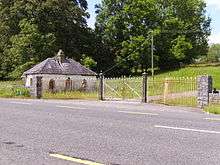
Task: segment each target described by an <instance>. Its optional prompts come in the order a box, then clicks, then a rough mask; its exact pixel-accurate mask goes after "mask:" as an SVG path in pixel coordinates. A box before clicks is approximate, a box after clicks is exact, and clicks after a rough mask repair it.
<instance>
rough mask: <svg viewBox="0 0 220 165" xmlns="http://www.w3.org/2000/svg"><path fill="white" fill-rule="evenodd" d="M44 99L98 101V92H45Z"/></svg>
mask: <svg viewBox="0 0 220 165" xmlns="http://www.w3.org/2000/svg"><path fill="white" fill-rule="evenodd" d="M43 98H44V99H82V100H84V99H86V100H97V99H98V93H97V92H80V91H69V92H57V93H51V92H45V93H44V94H43Z"/></svg>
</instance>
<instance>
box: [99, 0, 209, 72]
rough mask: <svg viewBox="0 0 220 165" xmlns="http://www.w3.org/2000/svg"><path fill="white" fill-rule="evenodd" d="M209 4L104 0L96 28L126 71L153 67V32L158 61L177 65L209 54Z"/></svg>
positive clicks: (199, 0) (192, 0)
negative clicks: (207, 14)
mask: <svg viewBox="0 0 220 165" xmlns="http://www.w3.org/2000/svg"><path fill="white" fill-rule="evenodd" d="M205 7H206V4H205V2H204V1H203V0H184V1H183V0H165V1H164V0H135V1H133V0H103V1H102V4H100V5H98V6H97V13H98V16H97V21H96V31H97V32H98V34H99V35H100V36H101V37H102V40H103V42H104V43H106V44H107V45H109V46H110V47H111V50H112V53H113V54H114V55H115V57H116V58H115V61H116V63H118V65H120V67H119V68H122V70H121V73H123V74H131V73H132V74H133V72H137V71H138V70H142V71H143V70H144V69H148V68H149V66H150V54H151V53H150V48H151V46H150V45H151V39H152V35H153V36H154V51H155V59H156V64H158V66H159V67H160V68H166V67H174V66H178V65H179V63H181V62H183V63H190V62H191V61H192V60H193V59H194V58H196V57H197V56H200V55H205V54H207V50H208V49H207V48H208V44H207V40H208V39H207V38H208V36H209V35H210V18H208V17H207V16H206V10H205ZM117 70H119V69H118V68H117Z"/></svg>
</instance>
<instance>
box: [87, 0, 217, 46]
mask: <svg viewBox="0 0 220 165" xmlns="http://www.w3.org/2000/svg"><path fill="white" fill-rule="evenodd" d="M205 1H206V2H207V15H208V16H210V17H211V19H212V24H211V28H212V34H211V36H210V37H209V43H220V0H205ZM87 2H88V4H89V13H90V15H91V18H90V19H89V20H88V25H89V26H90V27H92V28H93V27H94V23H95V7H94V6H95V4H97V3H101V0H88V1H87Z"/></svg>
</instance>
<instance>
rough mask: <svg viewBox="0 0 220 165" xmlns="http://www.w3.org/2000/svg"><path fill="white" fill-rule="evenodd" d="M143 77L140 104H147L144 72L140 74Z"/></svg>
mask: <svg viewBox="0 0 220 165" xmlns="http://www.w3.org/2000/svg"><path fill="white" fill-rule="evenodd" d="M142 76H143V84H142V102H143V103H147V102H148V98H147V73H146V72H144V73H143V74H142Z"/></svg>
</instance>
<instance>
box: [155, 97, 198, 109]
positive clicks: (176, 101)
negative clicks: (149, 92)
mask: <svg viewBox="0 0 220 165" xmlns="http://www.w3.org/2000/svg"><path fill="white" fill-rule="evenodd" d="M152 102H153V103H157V104H164V101H163V100H162V99H160V100H155V101H152ZM165 104H166V105H171V106H187V107H197V98H196V97H181V98H173V99H166V101H165Z"/></svg>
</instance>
